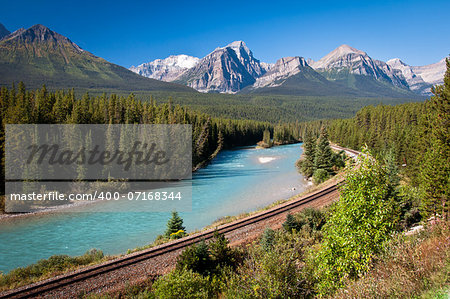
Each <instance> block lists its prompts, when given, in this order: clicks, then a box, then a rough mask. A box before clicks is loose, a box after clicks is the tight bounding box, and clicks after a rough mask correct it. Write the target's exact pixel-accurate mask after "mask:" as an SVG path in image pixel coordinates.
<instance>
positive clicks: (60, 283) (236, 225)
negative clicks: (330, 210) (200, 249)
mask: <svg viewBox="0 0 450 299" xmlns="http://www.w3.org/2000/svg"><path fill="white" fill-rule="evenodd" d="M336 190H337V185H332V186H330V187H327V188H325V189H322V190H320V191H318V192H316V193H313V194H311V195H308V196H304V197H302V198H300V199H297V200H294V201H289V202H287V203H284V204H281V205H278V206H276V207H274V208H271V209H269V210H266V211H263V212H259V213H257V214H255V215H252V216H248V217H246V218H243V219H240V220H238V221H235V222H232V223H229V224H225V225H222V226H220V227H218V228H217V230H218V231H219V232H220V233H223V234H226V233H229V232H232V231H234V230H238V229H240V228H242V227H245V226H247V225H250V224H255V223H257V222H260V221H264V220H267V219H269V218H271V217H274V216H277V215H280V214H282V213H286V212H289V211H290V210H291V209H295V208H297V207H300V206H302V205H306V204H308V203H310V202H313V201H315V200H318V199H320V198H322V197H324V196H327V195H330V194H331V193H333V192H336ZM214 231H215V230H213V229H210V230H207V231H204V232H201V233H198V234H195V235H191V236H187V237H185V238H182V239H179V240H176V241H172V242H169V243H165V244H162V245H160V246H157V247H153V248H150V249H146V250H143V251H140V252H138V253H136V254H131V255H127V256H124V257H121V258H118V259H116V260H113V261H109V262H106V263H103V264H99V265H96V266H92V267H89V268H85V269H82V270H79V271H77V272H72V273H68V274H64V275H61V276H57V277H54V278H51V279H48V280H44V281H41V282H37V283H35V284H31V285H28V286H24V287H21V288H18V289H14V290H11V291H6V292H3V293H0V298H30V297H40V296H44V295H45V294H46V293H48V292H50V291H55V290H57V289H59V288H62V287H65V286H68V285H70V284H73V283H76V282H80V281H83V280H87V279H89V278H92V277H95V276H99V275H103V274H106V273H108V272H112V271H114V270H117V269H120V268H124V267H127V266H130V265H134V264H137V263H139V262H142V261H144V260H148V259H152V258H154V257H157V256H160V255H163V254H166V253H169V252H172V251H176V250H179V249H182V248H184V247H187V246H189V245H192V244H194V243H197V242H200V241H202V240H208V239H211V238H212V237H213V236H214Z"/></svg>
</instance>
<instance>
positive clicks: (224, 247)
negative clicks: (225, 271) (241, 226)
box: [208, 231, 237, 268]
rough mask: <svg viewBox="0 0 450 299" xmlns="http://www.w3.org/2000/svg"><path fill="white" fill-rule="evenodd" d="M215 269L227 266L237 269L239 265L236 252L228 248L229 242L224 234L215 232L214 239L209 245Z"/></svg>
mask: <svg viewBox="0 0 450 299" xmlns="http://www.w3.org/2000/svg"><path fill="white" fill-rule="evenodd" d="M208 248H209V252H210V254H211V258H212V262H213V264H214V268H218V267H219V268H223V267H225V266H230V267H235V266H236V263H237V256H236V252H235V251H234V250H233V249H232V248H230V247H229V246H228V240H227V239H226V238H225V235H224V234H220V233H218V232H217V231H215V232H214V238H213V240H211V242H210V243H209V244H208Z"/></svg>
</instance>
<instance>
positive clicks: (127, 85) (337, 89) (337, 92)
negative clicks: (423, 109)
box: [0, 24, 445, 98]
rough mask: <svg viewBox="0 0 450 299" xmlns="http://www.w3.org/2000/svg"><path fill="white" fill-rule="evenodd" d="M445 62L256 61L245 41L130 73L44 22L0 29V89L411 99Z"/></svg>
mask: <svg viewBox="0 0 450 299" xmlns="http://www.w3.org/2000/svg"><path fill="white" fill-rule="evenodd" d="M444 73H445V59H442V60H441V61H439V62H437V63H435V64H431V65H427V66H408V65H406V64H405V63H403V62H402V61H401V60H399V59H397V58H396V59H392V60H389V61H388V62H383V61H379V60H375V59H372V58H371V57H369V56H368V55H367V53H365V52H363V51H361V50H357V49H355V48H352V47H350V46H347V45H342V46H340V47H338V48H337V49H335V50H333V51H332V52H330V53H329V54H328V55H326V56H325V57H323V58H322V59H320V60H318V61H313V60H311V59H308V60H306V59H305V58H303V57H299V56H296V57H284V58H281V59H279V60H278V61H277V62H276V63H275V64H269V63H264V62H261V61H259V60H258V59H256V58H255V57H254V56H253V53H252V51H251V50H250V49H249V48H248V47H247V45H246V44H245V43H244V42H243V41H235V42H232V43H231V44H229V45H227V46H225V47H219V48H216V49H215V50H214V51H212V52H211V53H210V54H208V55H206V56H205V57H203V58H196V57H192V56H188V55H173V56H169V57H168V58H166V59H157V60H154V61H151V62H147V63H144V64H141V65H139V66H136V67H134V66H133V67H131V68H130V69H129V70H128V69H126V68H124V67H121V66H119V65H116V64H113V63H110V62H108V61H106V60H104V59H103V58H100V57H97V56H95V55H93V54H92V53H90V52H88V51H85V50H83V49H82V48H80V47H79V46H78V45H77V44H75V43H74V42H72V41H71V40H70V39H69V38H67V37H65V36H63V35H61V34H58V33H56V32H54V31H52V30H50V29H49V28H47V27H45V26H43V25H34V26H32V27H30V28H28V29H23V28H21V29H18V30H16V31H14V32H12V33H10V32H9V31H8V30H7V29H6V28H5V27H4V26H3V25H2V24H0V85H3V86H5V85H6V86H9V85H11V84H12V83H13V82H15V83H18V82H19V81H24V82H25V83H26V85H27V86H28V87H30V88H36V87H40V86H42V84H46V85H47V86H49V87H51V88H71V87H74V88H77V89H86V90H92V89H94V90H98V91H125V92H132V91H136V92H138V91H177V92H195V91H196V90H197V91H201V92H214V93H247V94H280V95H305V96H309V95H312V96H352V97H396V98H416V97H421V96H428V95H429V94H430V87H431V86H432V85H435V84H441V83H442V82H443V76H444Z"/></svg>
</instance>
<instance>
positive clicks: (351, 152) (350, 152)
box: [331, 144, 361, 158]
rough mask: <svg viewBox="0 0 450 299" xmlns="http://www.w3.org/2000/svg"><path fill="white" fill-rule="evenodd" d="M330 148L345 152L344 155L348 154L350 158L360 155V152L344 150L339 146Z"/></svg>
mask: <svg viewBox="0 0 450 299" xmlns="http://www.w3.org/2000/svg"><path fill="white" fill-rule="evenodd" d="M331 148H333V149H336V150H340V151H345V152H346V153H348V154H350V155H351V156H352V157H354V158H356V157H357V156H359V155H360V154H361V152H358V151H355V150H352V149H349V148H345V147H342V146H339V145H334V144H333V145H331Z"/></svg>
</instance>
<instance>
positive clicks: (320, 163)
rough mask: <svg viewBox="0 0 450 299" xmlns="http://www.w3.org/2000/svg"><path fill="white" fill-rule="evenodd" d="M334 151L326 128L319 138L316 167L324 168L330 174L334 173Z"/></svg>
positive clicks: (315, 160)
mask: <svg viewBox="0 0 450 299" xmlns="http://www.w3.org/2000/svg"><path fill="white" fill-rule="evenodd" d="M332 159H333V152H332V150H331V147H330V143H329V141H328V134H327V131H326V129H324V128H323V129H322V131H321V132H320V137H319V140H318V141H317V147H316V155H315V159H314V167H315V169H316V170H317V169H324V170H325V171H327V172H328V174H332V173H333V169H332V166H333V164H332Z"/></svg>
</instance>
